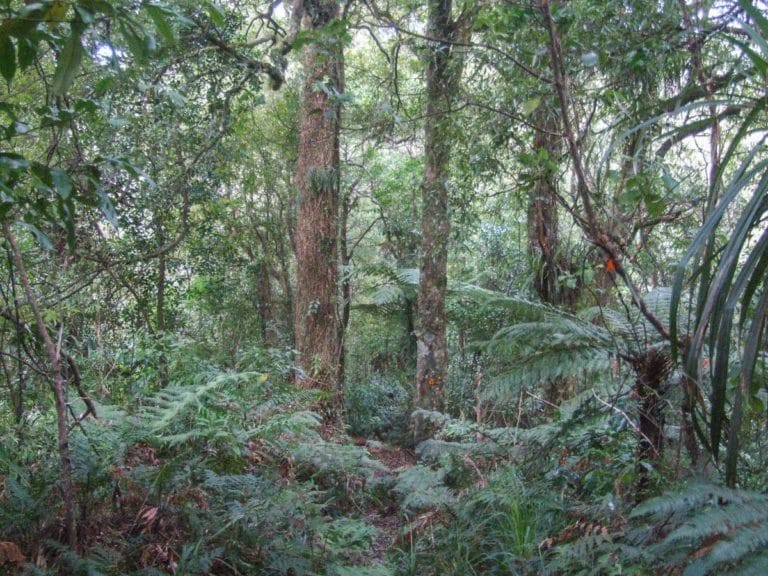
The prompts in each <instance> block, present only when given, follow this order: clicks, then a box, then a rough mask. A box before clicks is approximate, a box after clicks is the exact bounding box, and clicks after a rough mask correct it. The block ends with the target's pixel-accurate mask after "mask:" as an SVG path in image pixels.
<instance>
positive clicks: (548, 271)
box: [528, 103, 561, 305]
mask: <svg viewBox="0 0 768 576" xmlns="http://www.w3.org/2000/svg"><path fill="white" fill-rule="evenodd" d="M535 126H536V135H535V136H534V138H533V151H534V153H535V154H536V157H537V162H538V165H537V173H536V178H535V180H534V185H533V189H532V190H531V195H530V198H529V202H528V247H529V251H530V254H531V256H532V257H533V258H534V260H535V261H534V273H535V274H534V280H533V286H534V289H535V290H536V292H537V293H538V295H539V298H541V301H542V302H546V303H547V304H553V305H557V304H559V303H560V289H559V274H558V258H559V257H560V255H559V251H560V239H559V236H558V232H557V226H558V214H557V181H556V174H555V170H554V169H553V166H554V164H553V163H554V162H555V161H556V158H557V156H558V154H559V151H560V141H561V135H560V124H559V122H558V115H557V113H556V112H555V111H554V110H553V109H552V107H551V106H547V105H546V104H545V103H542V104H541V105H540V106H539V108H538V109H537V110H536V117H535Z"/></svg>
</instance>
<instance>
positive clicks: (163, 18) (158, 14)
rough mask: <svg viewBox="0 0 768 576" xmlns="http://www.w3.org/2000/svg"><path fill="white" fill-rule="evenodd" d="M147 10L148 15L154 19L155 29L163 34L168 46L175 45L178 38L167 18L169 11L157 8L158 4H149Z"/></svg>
mask: <svg viewBox="0 0 768 576" xmlns="http://www.w3.org/2000/svg"><path fill="white" fill-rule="evenodd" d="M145 9H146V11H147V14H149V17H150V18H152V22H153V23H154V24H155V28H157V31H158V32H160V34H162V36H163V38H165V41H166V42H168V44H173V43H174V42H175V41H176V38H175V36H174V34H173V28H172V27H171V24H170V22H169V21H168V18H167V16H168V11H167V9H165V8H163V7H161V6H157V5H156V4H148V5H147V6H145Z"/></svg>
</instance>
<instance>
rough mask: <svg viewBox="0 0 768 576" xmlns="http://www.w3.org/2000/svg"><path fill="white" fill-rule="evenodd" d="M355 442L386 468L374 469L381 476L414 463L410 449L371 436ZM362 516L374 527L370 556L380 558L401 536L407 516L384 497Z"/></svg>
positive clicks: (391, 473)
mask: <svg viewBox="0 0 768 576" xmlns="http://www.w3.org/2000/svg"><path fill="white" fill-rule="evenodd" d="M361 440H362V442H360V441H361ZM355 443H356V444H358V443H362V444H364V445H366V446H367V448H368V452H369V453H370V455H371V457H372V458H373V459H374V460H377V461H378V462H380V463H381V464H382V465H383V466H384V467H385V468H386V470H382V471H381V472H378V473H377V474H381V475H382V476H390V475H391V476H397V474H398V472H400V471H402V470H404V469H406V468H410V467H411V466H413V465H414V464H416V455H415V454H414V452H413V450H408V449H406V448H401V447H399V446H392V445H390V444H385V443H382V442H378V441H375V440H370V441H366V439H364V438H359V439H358V438H355ZM364 516H365V520H366V522H367V523H368V524H369V525H371V526H375V527H376V528H377V530H378V535H377V537H376V540H375V541H374V542H373V545H372V547H371V549H372V560H374V561H384V560H385V559H386V555H387V552H389V551H390V550H392V548H393V547H395V546H396V545H397V544H398V542H399V541H400V540H402V537H403V534H402V530H403V528H404V526H405V525H406V524H407V523H408V519H407V518H406V517H405V516H404V515H403V514H402V512H401V510H400V508H399V506H398V505H397V502H395V501H393V500H386V501H384V502H382V505H381V506H374V507H371V508H369V509H367V510H365V511H364Z"/></svg>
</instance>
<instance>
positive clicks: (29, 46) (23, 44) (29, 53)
mask: <svg viewBox="0 0 768 576" xmlns="http://www.w3.org/2000/svg"><path fill="white" fill-rule="evenodd" d="M16 50H17V52H18V60H19V69H20V70H26V69H27V68H29V67H30V66H31V65H32V63H33V62H34V61H35V56H37V40H33V39H32V38H29V37H24V38H19V42H18V45H17V46H16Z"/></svg>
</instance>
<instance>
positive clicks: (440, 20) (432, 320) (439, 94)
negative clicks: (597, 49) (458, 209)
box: [414, 0, 462, 441]
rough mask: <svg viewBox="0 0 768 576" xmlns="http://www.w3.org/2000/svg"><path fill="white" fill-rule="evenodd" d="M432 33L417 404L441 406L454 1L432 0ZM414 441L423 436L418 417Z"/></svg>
mask: <svg viewBox="0 0 768 576" xmlns="http://www.w3.org/2000/svg"><path fill="white" fill-rule="evenodd" d="M428 11H429V13H428V22H427V36H428V37H429V38H430V46H429V51H428V58H429V61H428V63H427V73H426V80H427V103H426V120H425V133H424V180H423V183H422V220H421V235H422V239H421V254H420V262H419V272H420V276H419V294H418V322H417V356H416V406H417V407H419V408H424V409H428V410H442V408H443V388H444V385H445V379H446V374H447V369H448V353H447V347H446V336H445V331H446V318H445V293H446V284H447V279H446V271H447V262H448V237H449V235H450V231H451V223H450V218H449V213H448V203H449V198H448V187H447V182H448V179H449V161H450V155H451V147H452V142H453V139H454V134H453V129H452V125H453V118H452V116H451V107H452V104H453V102H454V100H455V97H456V92H457V90H458V88H459V80H460V78H461V70H462V61H461V58H460V56H459V55H457V51H458V48H457V46H456V45H455V44H454V41H455V40H457V39H458V38H459V37H461V35H462V32H461V31H462V27H461V23H460V22H459V21H454V20H453V18H452V15H451V12H452V0H430V1H429V5H428ZM414 424H415V430H414V433H415V440H416V441H419V440H420V439H421V436H422V430H421V426H420V424H419V423H418V422H415V423H414Z"/></svg>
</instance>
